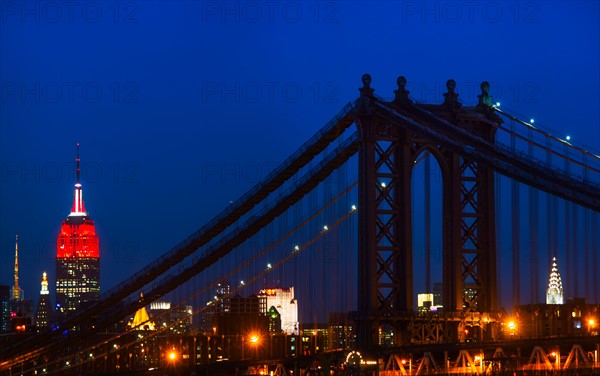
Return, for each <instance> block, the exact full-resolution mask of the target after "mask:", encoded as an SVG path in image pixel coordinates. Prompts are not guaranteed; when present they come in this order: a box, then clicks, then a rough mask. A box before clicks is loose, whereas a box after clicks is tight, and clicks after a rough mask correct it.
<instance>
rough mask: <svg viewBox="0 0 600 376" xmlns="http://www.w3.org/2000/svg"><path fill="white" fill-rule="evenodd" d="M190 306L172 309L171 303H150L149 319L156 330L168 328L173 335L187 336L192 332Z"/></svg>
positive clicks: (191, 311) (191, 310) (191, 309)
mask: <svg viewBox="0 0 600 376" xmlns="http://www.w3.org/2000/svg"><path fill="white" fill-rule="evenodd" d="M193 313H194V311H193V308H192V306H178V307H172V306H171V302H165V301H155V302H152V303H150V312H149V318H151V319H152V322H153V325H154V327H155V328H156V329H166V328H169V330H170V332H171V333H173V334H187V333H189V332H191V330H192V317H193Z"/></svg>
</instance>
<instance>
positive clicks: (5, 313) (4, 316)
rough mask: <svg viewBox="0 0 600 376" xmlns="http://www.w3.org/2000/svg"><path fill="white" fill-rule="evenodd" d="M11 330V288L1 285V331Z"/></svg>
mask: <svg viewBox="0 0 600 376" xmlns="http://www.w3.org/2000/svg"><path fill="white" fill-rule="evenodd" d="M9 330H10V288H9V287H8V286H7V285H1V286H0V333H2V332H8V331H9Z"/></svg>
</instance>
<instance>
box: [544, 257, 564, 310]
mask: <svg viewBox="0 0 600 376" xmlns="http://www.w3.org/2000/svg"><path fill="white" fill-rule="evenodd" d="M546 304H564V296H563V286H562V280H561V278H560V273H559V272H558V265H557V263H556V257H552V269H551V270H550V279H549V281H548V290H546Z"/></svg>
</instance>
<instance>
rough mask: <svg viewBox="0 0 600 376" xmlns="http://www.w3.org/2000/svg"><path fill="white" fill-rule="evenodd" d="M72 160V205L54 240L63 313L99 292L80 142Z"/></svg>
mask: <svg viewBox="0 0 600 376" xmlns="http://www.w3.org/2000/svg"><path fill="white" fill-rule="evenodd" d="M75 162H76V171H75V172H76V182H75V193H74V198H73V206H72V207H71V213H70V214H69V215H68V216H67V218H66V219H65V220H64V221H63V222H62V226H61V228H60V234H58V240H57V242H56V311H57V313H58V314H59V316H60V315H62V316H63V317H65V316H67V315H69V314H71V313H73V312H74V311H76V310H77V309H78V308H79V307H80V306H81V305H85V304H86V303H90V302H94V301H97V300H98V298H99V296H100V245H99V240H98V236H97V235H96V229H95V227H94V221H93V220H92V219H90V217H89V215H88V213H87V212H86V211H85V206H84V203H83V190H82V188H81V182H80V174H81V168H80V160H79V144H77V157H76V159H75Z"/></svg>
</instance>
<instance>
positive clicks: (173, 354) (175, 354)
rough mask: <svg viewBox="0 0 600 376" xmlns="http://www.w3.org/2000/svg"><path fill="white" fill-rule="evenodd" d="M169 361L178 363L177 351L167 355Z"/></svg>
mask: <svg viewBox="0 0 600 376" xmlns="http://www.w3.org/2000/svg"><path fill="white" fill-rule="evenodd" d="M167 359H169V361H170V362H171V363H173V362H175V361H177V351H175V349H173V350H171V351H169V352H168V353H167Z"/></svg>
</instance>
